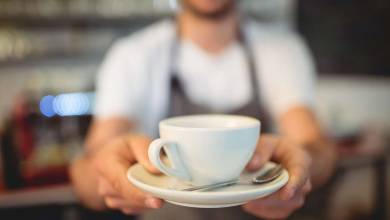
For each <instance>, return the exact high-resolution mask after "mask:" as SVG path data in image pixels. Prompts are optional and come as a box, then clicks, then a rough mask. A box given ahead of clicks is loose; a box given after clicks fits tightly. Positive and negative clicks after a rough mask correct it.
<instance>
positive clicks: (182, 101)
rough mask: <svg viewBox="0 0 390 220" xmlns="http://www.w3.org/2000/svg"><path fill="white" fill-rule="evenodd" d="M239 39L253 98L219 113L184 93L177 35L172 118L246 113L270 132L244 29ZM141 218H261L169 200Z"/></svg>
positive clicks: (234, 209) (236, 210)
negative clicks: (240, 105) (195, 101)
mask: <svg viewBox="0 0 390 220" xmlns="http://www.w3.org/2000/svg"><path fill="white" fill-rule="evenodd" d="M238 38H239V40H240V42H241V44H242V47H243V49H244V52H245V56H246V60H247V64H248V67H249V74H250V81H251V87H252V100H251V101H250V102H249V103H248V104H246V105H245V106H242V107H241V108H239V109H236V110H234V111H231V112H216V111H212V110H210V109H209V108H207V107H206V106H201V105H198V104H195V103H193V102H191V100H190V99H189V98H188V96H187V95H186V92H185V89H184V87H185V85H183V83H182V81H181V80H180V78H179V77H178V76H179V75H178V74H176V68H174V62H175V57H176V55H177V50H178V47H177V45H178V43H177V42H178V37H176V39H175V40H174V42H173V44H172V49H171V59H170V62H171V64H170V76H171V80H170V84H171V91H170V92H171V93H170V94H171V95H170V111H169V115H168V116H169V117H173V116H179V115H189V114H207V113H223V114H237V115H246V116H251V117H255V118H258V119H260V120H261V131H262V132H264V131H267V130H268V129H269V126H268V124H267V121H268V120H267V119H268V117H267V114H266V111H264V109H263V108H261V105H260V98H259V95H258V94H259V88H258V81H257V71H256V65H255V59H254V56H253V53H252V51H251V49H250V45H249V43H248V40H247V39H246V38H245V35H244V34H243V31H240V33H239V37H238ZM232 92H234V88H232ZM139 218H140V219H142V220H155V219H157V220H175V219H178V220H179V219H180V220H181V219H185V220H212V219H221V220H237V219H248V220H250V219H258V218H256V217H254V216H252V215H250V214H247V213H246V212H244V211H242V209H241V207H239V206H238V207H231V208H220V209H198V208H188V207H182V206H176V205H172V204H169V203H166V204H165V205H164V207H163V208H161V209H159V210H151V211H148V212H145V214H143V216H140V217H139Z"/></svg>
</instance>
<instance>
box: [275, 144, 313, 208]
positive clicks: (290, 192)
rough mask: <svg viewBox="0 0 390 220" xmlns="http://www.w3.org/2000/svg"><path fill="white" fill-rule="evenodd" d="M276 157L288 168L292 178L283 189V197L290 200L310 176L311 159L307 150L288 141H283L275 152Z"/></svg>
mask: <svg viewBox="0 0 390 220" xmlns="http://www.w3.org/2000/svg"><path fill="white" fill-rule="evenodd" d="M275 157H276V158H275V159H276V160H278V161H280V162H281V163H282V164H283V166H284V167H285V168H286V169H287V170H288V172H289V175H290V179H289V181H288V182H287V184H286V186H284V187H283V188H282V190H281V199H284V200H288V199H290V198H292V197H293V196H294V194H295V193H296V192H297V190H299V189H300V188H302V187H303V185H304V184H305V183H306V181H307V180H308V178H309V169H310V164H311V159H310V157H309V156H308V155H307V153H306V152H305V151H303V150H302V149H301V148H299V147H297V146H293V145H288V143H287V142H286V141H281V142H280V146H279V147H278V148H277V152H276V153H275Z"/></svg>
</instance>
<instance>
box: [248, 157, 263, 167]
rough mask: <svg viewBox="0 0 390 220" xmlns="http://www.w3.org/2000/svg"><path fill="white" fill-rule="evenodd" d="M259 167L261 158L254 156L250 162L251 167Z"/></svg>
mask: <svg viewBox="0 0 390 220" xmlns="http://www.w3.org/2000/svg"><path fill="white" fill-rule="evenodd" d="M260 165H261V158H260V157H259V156H254V157H253V158H252V161H251V162H250V166H251V167H258V166H260Z"/></svg>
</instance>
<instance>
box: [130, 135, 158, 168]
mask: <svg viewBox="0 0 390 220" xmlns="http://www.w3.org/2000/svg"><path fill="white" fill-rule="evenodd" d="M127 142H128V145H129V146H130V147H131V149H132V151H133V153H134V157H135V158H136V160H137V161H138V162H139V163H140V164H141V165H142V166H143V167H145V168H146V169H147V170H148V171H149V172H151V173H154V174H160V173H161V172H160V170H158V169H157V168H156V167H154V166H153V165H152V164H151V163H150V161H149V156H148V149H149V145H150V143H151V140H150V139H149V138H148V137H146V136H143V135H131V136H130V137H129V138H128V139H127Z"/></svg>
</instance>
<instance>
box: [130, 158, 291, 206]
mask: <svg viewBox="0 0 390 220" xmlns="http://www.w3.org/2000/svg"><path fill="white" fill-rule="evenodd" d="M273 166H275V164H274V163H271V162H269V163H267V164H266V165H265V166H264V167H263V168H262V169H261V170H259V171H257V172H253V173H248V172H243V173H242V174H241V175H240V179H241V180H243V181H248V180H250V179H251V178H252V177H253V176H255V175H259V174H261V173H264V172H265V171H266V170H267V169H270V168H272V167H273ZM127 178H128V179H129V181H130V182H131V183H132V184H133V185H135V186H136V187H138V188H139V189H141V190H142V191H144V192H146V193H148V194H151V195H153V196H155V197H158V198H162V199H164V200H166V201H167V202H170V203H173V204H176V205H181V206H188V207H196V208H221V207H230V206H237V205H241V204H244V203H246V202H248V201H250V200H254V199H257V198H261V197H265V196H267V195H270V194H271V193H274V192H276V191H277V190H279V189H280V188H282V187H283V186H284V185H285V184H286V183H287V181H288V178H289V175H288V172H287V171H286V170H284V171H283V172H282V175H281V176H279V177H278V178H276V179H275V180H273V181H272V182H269V183H266V184H260V185H249V184H245V185H234V186H228V187H222V188H218V189H214V190H212V191H204V192H202V191H194V192H189V191H180V189H184V188H187V187H190V186H191V185H189V184H188V183H185V182H183V181H179V180H177V179H176V178H173V177H169V176H166V175H154V174H151V173H149V172H147V171H146V170H145V169H144V168H143V167H142V166H141V165H140V164H135V165H133V166H131V167H130V168H129V170H128V171H127Z"/></svg>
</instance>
